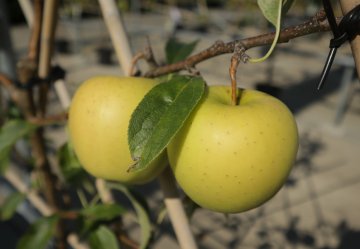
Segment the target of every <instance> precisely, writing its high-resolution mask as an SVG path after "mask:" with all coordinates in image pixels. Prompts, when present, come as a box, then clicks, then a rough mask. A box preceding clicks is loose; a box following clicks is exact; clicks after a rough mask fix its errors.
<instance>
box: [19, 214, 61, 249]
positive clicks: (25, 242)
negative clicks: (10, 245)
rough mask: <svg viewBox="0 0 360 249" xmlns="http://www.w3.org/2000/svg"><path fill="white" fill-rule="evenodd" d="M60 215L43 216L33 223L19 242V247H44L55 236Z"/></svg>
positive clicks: (29, 248)
mask: <svg viewBox="0 0 360 249" xmlns="http://www.w3.org/2000/svg"><path fill="white" fill-rule="evenodd" d="M58 220H59V217H58V216H56V215H53V216H49V217H42V218H40V219H39V220H37V221H36V222H35V223H34V224H32V225H31V226H30V228H29V230H28V231H27V232H26V233H25V235H24V236H23V237H22V238H21V239H20V241H19V242H18V244H17V247H16V248H17V249H34V248H36V249H43V248H46V246H47V244H48V242H49V240H50V239H51V238H52V237H53V235H54V234H55V230H56V224H57V222H58Z"/></svg>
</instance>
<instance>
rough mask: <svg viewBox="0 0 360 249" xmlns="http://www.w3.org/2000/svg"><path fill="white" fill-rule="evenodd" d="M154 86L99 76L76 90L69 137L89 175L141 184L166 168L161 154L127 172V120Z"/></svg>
mask: <svg viewBox="0 0 360 249" xmlns="http://www.w3.org/2000/svg"><path fill="white" fill-rule="evenodd" d="M156 84H157V82H156V81H155V80H151V79H145V78H133V77H114V76H99V77H94V78H91V79H89V80H87V81H85V82H84V83H83V84H82V85H81V86H80V87H79V89H78V90H77V91H76V93H75V95H74V97H73V100H72V103H71V106H70V110H69V122H68V123H69V134H70V139H71V141H72V143H73V146H74V150H75V153H76V155H77V156H78V158H79V160H80V162H81V164H82V165H83V167H84V168H85V170H87V171H88V172H89V173H90V174H92V175H94V176H96V177H99V178H104V179H108V180H116V181H120V182H123V183H126V184H141V183H145V182H148V181H150V180H152V179H153V178H154V177H155V176H157V175H158V174H159V173H160V171H161V170H162V169H163V168H164V167H165V166H166V163H167V160H166V154H165V153H163V154H161V155H160V156H159V157H158V158H157V159H155V161H154V162H153V163H151V164H150V165H149V167H147V168H146V169H144V170H142V171H140V172H131V173H129V172H127V169H128V168H129V167H130V166H131V165H132V164H134V161H133V160H132V158H131V155H130V151H129V147H128V140H127V131H128V125H129V121H130V117H131V114H132V112H133V111H134V110H135V108H136V106H137V105H138V104H139V102H140V101H141V99H142V98H143V97H144V95H145V94H146V93H147V92H148V91H149V90H150V89H151V88H152V87H154V86H155V85H156Z"/></svg>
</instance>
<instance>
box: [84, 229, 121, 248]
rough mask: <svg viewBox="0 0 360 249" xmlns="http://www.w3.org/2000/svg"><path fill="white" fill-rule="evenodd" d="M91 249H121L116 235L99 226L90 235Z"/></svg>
mask: <svg viewBox="0 0 360 249" xmlns="http://www.w3.org/2000/svg"><path fill="white" fill-rule="evenodd" d="M89 244H90V247H91V249H104V248H106V249H120V246H119V244H118V242H117V239H116V236H115V234H114V233H113V232H112V231H111V230H110V229H109V228H107V227H106V226H99V227H98V228H97V229H96V230H95V231H93V232H91V233H90V235H89Z"/></svg>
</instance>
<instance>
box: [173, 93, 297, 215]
mask: <svg viewBox="0 0 360 249" xmlns="http://www.w3.org/2000/svg"><path fill="white" fill-rule="evenodd" d="M230 91H231V90H230V87H226V86H210V87H209V88H208V91H207V92H206V95H205V97H204V98H203V100H202V102H201V103H200V104H199V106H198V107H197V108H196V109H195V111H194V112H193V113H192V114H191V117H190V118H189V119H188V120H187V121H186V124H185V126H184V127H183V128H182V129H181V130H180V131H179V132H178V134H177V135H176V136H175V137H174V139H173V140H172V141H171V143H170V144H169V146H168V148H167V150H168V157H169V162H170V165H171V168H172V170H173V172H174V175H175V177H176V179H177V181H178V183H179V185H180V186H181V187H182V188H183V190H184V192H185V193H186V194H187V195H188V196H189V197H190V198H191V199H193V201H195V202H196V203H197V204H199V205H200V206H202V207H204V208H207V209H210V210H213V211H218V212H224V213H238V212H242V211H246V210H249V209H252V208H255V207H258V206H259V205H261V204H263V203H264V202H266V201H267V200H269V199H270V198H271V197H272V196H274V195H275V194H276V192H277V191H278V190H279V189H280V188H281V186H282V185H283V184H284V182H285V180H286V179H287V176H288V174H289V172H290V170H291V167H292V165H293V163H294V160H295V157H296V153H297V149H298V131H297V126H296V122H295V120H294V117H293V115H292V114H291V112H290V111H289V110H288V108H287V107H286V106H285V105H284V104H283V103H282V102H281V101H279V100H278V99H276V98H274V97H272V96H270V95H267V94H265V93H262V92H259V91H255V90H239V97H240V102H239V104H238V105H236V106H234V105H231V97H230V95H231V94H230Z"/></svg>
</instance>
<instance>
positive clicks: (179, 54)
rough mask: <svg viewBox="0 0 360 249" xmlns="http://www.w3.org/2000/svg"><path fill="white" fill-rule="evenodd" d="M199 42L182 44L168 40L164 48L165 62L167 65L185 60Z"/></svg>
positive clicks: (174, 39) (171, 39)
mask: <svg viewBox="0 0 360 249" xmlns="http://www.w3.org/2000/svg"><path fill="white" fill-rule="evenodd" d="M198 42H199V40H196V41H193V42H190V43H183V42H180V41H178V40H177V39H176V38H170V39H169V40H168V41H167V43H166V46H165V53H166V61H167V63H168V64H171V63H175V62H178V61H181V60H184V59H186V58H187V57H188V56H189V55H190V54H191V53H192V52H193V51H194V49H195V47H196V45H197V43H198Z"/></svg>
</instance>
